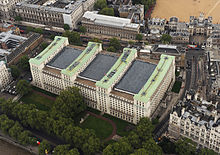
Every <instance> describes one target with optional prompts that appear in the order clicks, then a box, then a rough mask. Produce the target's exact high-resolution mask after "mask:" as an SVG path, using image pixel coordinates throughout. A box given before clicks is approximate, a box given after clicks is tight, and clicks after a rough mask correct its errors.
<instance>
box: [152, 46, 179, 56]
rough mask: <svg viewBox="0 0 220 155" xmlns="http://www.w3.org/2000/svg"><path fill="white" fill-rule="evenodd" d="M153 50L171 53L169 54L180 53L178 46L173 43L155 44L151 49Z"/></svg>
mask: <svg viewBox="0 0 220 155" xmlns="http://www.w3.org/2000/svg"><path fill="white" fill-rule="evenodd" d="M154 52H159V53H171V54H178V53H180V52H179V49H178V47H177V46H174V45H155V46H154V49H153V53H154Z"/></svg>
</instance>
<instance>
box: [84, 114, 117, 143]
mask: <svg viewBox="0 0 220 155" xmlns="http://www.w3.org/2000/svg"><path fill="white" fill-rule="evenodd" d="M80 127H82V128H84V129H85V128H87V129H93V130H94V131H95V133H96V135H97V136H98V137H99V138H100V139H102V140H104V139H105V138H107V137H109V136H110V135H111V133H112V130H113V127H112V125H111V124H109V123H108V122H107V121H104V120H102V119H99V118H96V117H95V116H91V115H90V116H89V117H88V118H87V119H86V120H85V121H84V122H83V123H82V124H80Z"/></svg>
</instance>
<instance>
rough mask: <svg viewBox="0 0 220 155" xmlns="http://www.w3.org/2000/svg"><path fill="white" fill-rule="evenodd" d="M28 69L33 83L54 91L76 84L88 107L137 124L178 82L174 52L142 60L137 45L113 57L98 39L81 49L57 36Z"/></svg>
mask: <svg viewBox="0 0 220 155" xmlns="http://www.w3.org/2000/svg"><path fill="white" fill-rule="evenodd" d="M30 68H31V73H32V77H33V82H32V84H33V85H35V86H37V87H40V88H42V89H45V90H47V91H50V92H52V93H55V94H59V93H60V91H61V90H63V89H65V88H67V87H70V86H76V87H78V88H80V90H81V93H82V95H83V96H84V98H85V102H86V103H87V104H88V106H90V107H92V108H95V109H98V110H100V111H103V112H105V113H108V114H110V115H113V116H115V117H118V118H121V119H123V120H126V121H129V122H131V123H135V124H136V123H137V122H138V121H139V119H140V118H141V117H152V115H153V113H154V112H155V110H156V109H157V107H158V106H160V101H161V99H162V98H163V96H164V94H165V93H166V91H167V90H168V88H169V87H172V85H173V83H174V82H175V57H173V56H168V55H161V58H160V61H159V63H158V64H153V63H149V62H145V61H143V60H140V58H138V57H137V50H136V49H130V48H125V49H124V50H123V53H122V54H121V55H120V56H113V55H110V54H109V53H105V52H103V51H102V45H101V44H100V43H94V42H89V44H88V47H87V48H86V49H85V50H83V51H82V50H79V49H74V48H72V47H70V46H68V39H67V38H64V37H58V36H57V37H55V40H54V41H53V42H52V43H51V44H50V45H49V46H48V47H47V48H46V49H45V50H44V51H42V52H41V53H40V54H39V55H38V56H37V57H35V58H32V59H30Z"/></svg>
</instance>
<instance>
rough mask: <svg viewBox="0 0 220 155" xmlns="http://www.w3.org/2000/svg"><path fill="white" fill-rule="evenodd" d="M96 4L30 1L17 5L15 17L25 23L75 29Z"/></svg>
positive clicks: (92, 0)
mask: <svg viewBox="0 0 220 155" xmlns="http://www.w3.org/2000/svg"><path fill="white" fill-rule="evenodd" d="M94 3H95V0H77V1H71V0H58V1H53V0H48V1H46V2H45V1H43V0H39V1H31V0H28V1H22V2H20V3H17V4H16V7H15V16H20V17H21V18H22V20H23V21H25V22H30V23H36V24H41V25H46V26H49V27H61V28H63V26H64V24H68V25H69V26H70V28H71V29H75V28H77V24H78V22H79V21H80V19H81V18H82V16H83V14H84V12H86V11H88V10H92V9H93V5H94Z"/></svg>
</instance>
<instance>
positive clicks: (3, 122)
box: [0, 114, 15, 134]
mask: <svg viewBox="0 0 220 155" xmlns="http://www.w3.org/2000/svg"><path fill="white" fill-rule="evenodd" d="M14 124H15V122H14V121H13V120H10V119H8V117H7V116H6V115H4V114H3V115H0V129H1V131H3V132H4V133H6V134H7V133H8V132H9V129H10V128H11V127H12V126H13V125H14Z"/></svg>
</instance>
